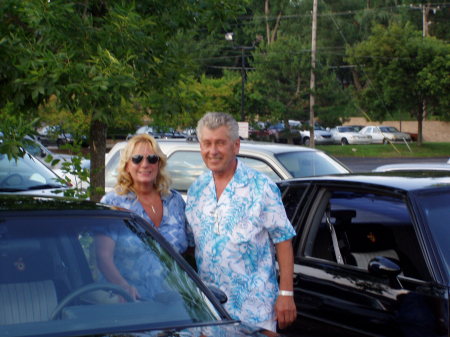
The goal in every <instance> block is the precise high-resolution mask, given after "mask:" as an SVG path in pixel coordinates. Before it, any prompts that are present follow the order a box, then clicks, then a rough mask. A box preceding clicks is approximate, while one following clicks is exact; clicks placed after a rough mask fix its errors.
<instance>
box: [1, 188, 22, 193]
mask: <svg viewBox="0 0 450 337" xmlns="http://www.w3.org/2000/svg"><path fill="white" fill-rule="evenodd" d="M26 190H27V189H24V188H16V187H15V188H12V187H3V188H0V192H23V191H26Z"/></svg>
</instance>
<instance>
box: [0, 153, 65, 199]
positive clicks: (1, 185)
mask: <svg viewBox="0 0 450 337" xmlns="http://www.w3.org/2000/svg"><path fill="white" fill-rule="evenodd" d="M69 187H70V186H68V185H66V184H64V183H61V182H60V177H59V176H58V175H57V174H56V173H55V172H53V171H52V170H51V169H50V168H48V167H47V166H45V165H44V164H43V163H42V162H41V161H40V160H39V159H37V158H35V157H33V156H32V155H31V154H29V153H25V154H24V156H23V157H18V158H8V156H7V155H6V154H1V153H0V194H1V193H20V194H40V195H46V194H47V195H48V194H50V195H61V194H63V192H64V190H66V189H68V188H69Z"/></svg>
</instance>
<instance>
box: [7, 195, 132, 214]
mask: <svg viewBox="0 0 450 337" xmlns="http://www.w3.org/2000/svg"><path fill="white" fill-rule="evenodd" d="M117 210H120V211H123V212H125V213H130V212H129V211H127V210H125V209H122V208H119V207H114V206H108V205H104V204H101V203H96V202H94V201H89V200H81V199H75V198H66V197H58V196H40V195H30V194H8V193H5V194H0V212H9V211H13V212H14V211H22V212H25V211H63V212H64V214H68V213H70V211H96V212H98V211H105V212H106V213H108V212H116V211H117Z"/></svg>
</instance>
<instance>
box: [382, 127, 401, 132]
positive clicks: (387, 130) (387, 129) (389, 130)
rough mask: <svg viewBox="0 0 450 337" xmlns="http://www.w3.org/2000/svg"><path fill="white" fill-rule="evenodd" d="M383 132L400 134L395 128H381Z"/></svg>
mask: <svg viewBox="0 0 450 337" xmlns="http://www.w3.org/2000/svg"><path fill="white" fill-rule="evenodd" d="M380 130H381V132H400V131H398V130H397V128H395V127H393V126H380Z"/></svg>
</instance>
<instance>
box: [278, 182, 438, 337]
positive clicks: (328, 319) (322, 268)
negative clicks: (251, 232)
mask: <svg viewBox="0 0 450 337" xmlns="http://www.w3.org/2000/svg"><path fill="white" fill-rule="evenodd" d="M282 191H283V200H284V202H285V206H286V209H287V214H288V216H290V219H291V222H292V224H293V225H294V227H295V228H296V231H297V237H296V239H295V241H294V253H295V266H294V274H295V275H294V291H295V301H296V305H297V312H298V315H299V317H298V319H297V322H296V323H295V324H294V325H293V326H292V327H290V329H288V331H287V334H291V335H296V334H297V333H298V332H299V331H303V330H304V329H305V323H304V321H305V319H308V320H312V321H315V322H320V324H319V325H318V329H319V331H320V333H322V334H323V335H324V336H327V335H329V334H330V331H333V336H347V337H348V336H353V335H355V336H360V335H361V336H396V337H397V336H414V333H420V334H419V335H418V336H425V335H426V336H435V335H436V334H435V332H432V331H434V327H433V323H431V321H432V320H433V315H432V314H430V313H432V312H433V310H434V309H433V304H431V303H432V302H433V301H428V300H429V299H430V298H432V297H433V296H434V295H433V293H434V292H439V291H441V290H442V289H440V288H439V287H438V286H435V285H434V283H433V282H431V276H430V274H429V271H428V268H427V265H426V263H425V261H424V258H423V250H422V247H421V245H420V244H419V242H418V239H417V237H416V232H415V229H414V225H413V221H412V219H411V216H410V212H409V208H408V204H407V202H406V199H405V198H404V197H403V196H401V195H398V194H395V193H392V192H390V191H380V190H371V189H369V188H367V187H364V186H361V185H357V186H353V187H352V186H351V185H349V184H345V185H342V186H340V185H336V184H332V185H331V184H330V185H328V184H327V183H316V184H309V185H305V183H301V184H297V185H296V184H295V183H294V184H292V185H291V186H288V187H286V185H285V186H284V187H282ZM296 197H297V203H295V202H294V201H293V200H294V199H295V198H296ZM377 256H378V257H382V258H379V259H380V261H381V262H383V263H389V262H394V263H395V265H394V266H397V267H398V266H401V270H399V271H398V273H400V274H399V275H398V276H397V273H396V272H392V271H391V272H390V273H375V272H373V271H372V272H369V269H368V265H369V262H370V261H371V260H372V259H373V258H374V257H377ZM386 260H388V262H386ZM393 269H395V268H394V267H393ZM330 329H332V330H330ZM436 336H437V335H436Z"/></svg>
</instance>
